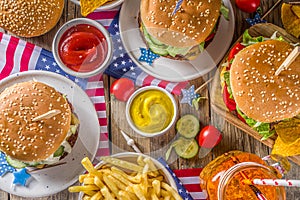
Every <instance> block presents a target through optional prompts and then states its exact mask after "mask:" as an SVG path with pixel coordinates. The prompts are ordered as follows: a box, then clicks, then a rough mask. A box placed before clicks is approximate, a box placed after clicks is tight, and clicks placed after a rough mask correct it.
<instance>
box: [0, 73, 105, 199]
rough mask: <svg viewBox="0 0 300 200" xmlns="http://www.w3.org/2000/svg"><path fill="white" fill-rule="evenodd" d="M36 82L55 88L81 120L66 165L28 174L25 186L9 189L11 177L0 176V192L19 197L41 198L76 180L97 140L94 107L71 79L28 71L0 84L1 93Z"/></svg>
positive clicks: (92, 154)
mask: <svg viewBox="0 0 300 200" xmlns="http://www.w3.org/2000/svg"><path fill="white" fill-rule="evenodd" d="M29 80H37V81H40V82H43V83H45V84H48V85H50V86H52V87H54V88H55V89H56V90H57V91H59V92H61V93H62V94H66V95H67V98H68V100H69V101H70V103H72V105H73V107H74V112H75V113H76V114H77V115H78V117H79V120H80V128H79V135H78V139H77V141H76V143H75V145H74V147H73V150H72V152H71V153H70V154H68V155H67V156H66V157H65V158H64V159H62V160H61V161H60V162H66V164H63V165H59V166H55V167H52V168H48V169H43V170H38V171H35V172H32V173H31V176H32V177H31V178H30V179H29V180H28V186H27V187H23V186H15V188H13V187H12V183H13V179H14V177H13V174H12V173H7V174H6V175H4V176H3V177H0V189H1V190H4V191H6V192H9V193H12V194H15V195H18V196H22V197H41V196H48V195H51V194H55V193H57V192H60V191H62V190H64V189H66V188H67V187H69V186H70V185H72V184H73V183H75V182H76V181H77V179H78V175H79V174H82V173H83V172H84V168H83V167H82V165H81V160H82V158H84V157H86V156H87V157H89V158H90V159H91V160H93V159H94V157H95V154H96V151H97V148H98V144H99V137H100V127H99V122H98V118H97V113H96V111H95V108H94V105H93V103H92V102H91V100H90V99H89V97H88V96H87V95H86V93H85V92H84V91H83V90H82V89H81V88H80V87H79V86H78V85H76V84H75V83H74V82H72V81H71V80H69V79H67V78H65V77H63V76H61V75H58V74H55V73H52V72H44V71H27V72H21V73H17V74H13V75H11V76H9V77H7V78H5V79H3V80H2V81H0V92H2V91H3V90H4V89H5V88H6V87H9V86H11V85H13V84H15V83H18V82H24V81H29Z"/></svg>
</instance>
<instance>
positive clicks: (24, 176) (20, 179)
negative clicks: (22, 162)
mask: <svg viewBox="0 0 300 200" xmlns="http://www.w3.org/2000/svg"><path fill="white" fill-rule="evenodd" d="M13 174H14V181H13V184H15V185H22V186H26V182H27V180H28V179H29V178H30V177H31V176H30V174H28V173H27V171H26V168H22V169H20V170H18V171H16V172H14V173H13Z"/></svg>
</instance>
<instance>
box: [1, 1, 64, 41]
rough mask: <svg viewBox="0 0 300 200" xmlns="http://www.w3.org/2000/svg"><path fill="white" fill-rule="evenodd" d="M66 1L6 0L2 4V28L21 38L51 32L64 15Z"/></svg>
mask: <svg viewBox="0 0 300 200" xmlns="http://www.w3.org/2000/svg"><path fill="white" fill-rule="evenodd" d="M63 8H64V0H47V1H43V0H26V1H24V0H4V1H1V2H0V27H2V28H4V29H5V30H7V31H9V32H11V33H14V34H16V35H18V36H21V37H35V36H39V35H42V34H44V33H46V32H48V31H49V30H51V29H52V28H53V27H54V26H55V25H56V23H57V22H58V20H59V19H60V16H61V14H62V11H63Z"/></svg>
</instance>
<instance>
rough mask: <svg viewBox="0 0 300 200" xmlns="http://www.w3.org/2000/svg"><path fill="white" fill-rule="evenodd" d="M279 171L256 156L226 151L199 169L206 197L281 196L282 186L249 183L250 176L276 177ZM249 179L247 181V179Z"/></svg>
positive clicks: (245, 198) (222, 199)
mask: <svg viewBox="0 0 300 200" xmlns="http://www.w3.org/2000/svg"><path fill="white" fill-rule="evenodd" d="M281 176H282V175H281V174H280V173H279V172H278V171H277V170H276V169H275V168H273V167H270V166H268V165H267V164H266V163H265V161H263V160H262V159H261V158H260V157H259V156H257V155H255V154H251V153H247V152H241V151H230V152H228V153H225V154H223V155H221V156H219V157H217V158H216V159H215V160H213V161H212V162H210V163H209V164H208V165H207V166H206V167H205V168H204V169H203V170H202V172H201V173H200V180H201V188H202V190H203V191H204V192H206V193H207V199H208V200H252V199H253V200H256V199H259V198H258V197H259V196H263V197H264V198H265V199H267V200H285V199H286V195H285V189H284V187H277V186H276V187H274V186H265V185H264V186H261V185H252V183H251V180H253V179H278V178H281ZM249 181H250V182H249Z"/></svg>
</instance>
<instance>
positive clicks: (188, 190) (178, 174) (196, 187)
mask: <svg viewBox="0 0 300 200" xmlns="http://www.w3.org/2000/svg"><path fill="white" fill-rule="evenodd" d="M158 161H159V162H160V163H161V164H163V165H164V166H165V168H166V170H167V171H169V173H170V174H171V175H172V176H173V179H174V181H175V183H176V186H177V189H178V193H179V195H180V196H181V197H182V199H183V200H193V199H194V200H205V199H206V193H205V192H202V190H201V188H200V178H199V175H200V172H201V168H192V169H179V170H172V169H171V168H170V166H169V165H168V164H167V162H166V161H165V160H164V159H163V158H162V157H160V158H158Z"/></svg>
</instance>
